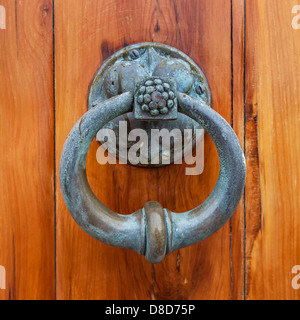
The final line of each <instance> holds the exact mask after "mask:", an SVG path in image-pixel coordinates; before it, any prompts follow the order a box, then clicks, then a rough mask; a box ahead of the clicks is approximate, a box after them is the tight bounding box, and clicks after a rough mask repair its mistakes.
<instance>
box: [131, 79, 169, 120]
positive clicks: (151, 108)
mask: <svg viewBox="0 0 300 320" xmlns="http://www.w3.org/2000/svg"><path fill="white" fill-rule="evenodd" d="M174 100H175V93H174V91H172V90H171V86H170V84H169V83H168V82H166V81H163V80H162V79H160V78H155V79H153V80H152V79H151V80H149V79H146V80H145V82H143V83H142V84H141V86H140V87H139V89H138V95H137V102H138V104H139V105H140V106H141V109H142V110H143V111H145V112H149V113H150V114H151V115H152V116H157V115H159V114H163V115H164V114H167V113H168V112H169V110H170V109H172V108H173V107H174V105H175V101H174Z"/></svg>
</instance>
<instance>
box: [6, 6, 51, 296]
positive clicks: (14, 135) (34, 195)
mask: <svg viewBox="0 0 300 320" xmlns="http://www.w3.org/2000/svg"><path fill="white" fill-rule="evenodd" d="M1 5H3V6H4V7H5V9H6V29H5V30H0V48H1V50H0V66H1V68H0V74H1V76H0V108H1V113H0V130H1V134H0V146H1V157H0V168H1V170H0V194H1V202H0V265H3V266H4V267H5V268H6V276H7V278H6V290H0V299H54V297H55V294H54V290H55V278H54V268H55V264H54V261H55V252H54V246H55V244H54V241H55V239H54V201H53V200H54V187H53V181H54V180H53V178H54V162H53V159H54V129H53V124H54V119H53V94H52V92H53V77H52V73H53V69H52V50H53V46H52V44H53V42H52V1H50V0H42V1H40V0H30V1H29V0H18V1H10V0H4V1H1Z"/></svg>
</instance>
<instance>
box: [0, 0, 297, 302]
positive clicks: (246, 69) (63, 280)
mask: <svg viewBox="0 0 300 320" xmlns="http://www.w3.org/2000/svg"><path fill="white" fill-rule="evenodd" d="M296 4H297V3H296V1H294V0H287V1H284V2H283V1H280V0H272V1H267V0H248V1H244V0H213V1H211V0H145V1H136V0H129V1H122V0H105V1H104V0H99V1H96V0H18V1H10V0H1V1H0V6H2V7H3V8H5V15H6V29H1V30H0V48H1V50H0V74H1V77H0V107H1V115H0V124H1V125H0V130H1V135H0V147H1V156H0V167H1V170H0V194H1V202H0V265H1V266H3V267H4V268H5V271H6V288H5V289H0V298H1V299H299V298H300V290H297V289H295V288H294V287H293V286H292V280H293V278H294V277H295V276H296V274H293V273H292V268H293V267H294V266H295V265H300V235H299V234H300V233H299V232H298V231H299V227H300V218H299V215H298V208H299V206H300V197H299V191H298V189H299V177H300V165H299V162H298V157H299V155H300V147H299V143H298V141H299V139H300V133H299V109H300V107H299V106H300V76H299V72H300V71H299V59H300V30H298V29H297V28H296V29H295V28H294V27H295V25H294V27H293V26H292V19H293V18H294V17H295V14H293V13H292V9H293V7H294V6H295V5H296ZM299 23H300V21H299ZM151 41H153V42H160V43H165V44H168V45H171V46H173V47H176V48H178V49H179V50H181V51H183V52H185V53H186V54H188V55H189V56H190V57H191V58H192V59H193V60H194V61H195V62H196V63H197V64H198V65H199V66H200V67H201V69H202V70H203V71H204V73H205V75H206V77H207V79H208V83H209V86H210V89H211V93H212V105H213V108H214V110H216V111H217V112H218V113H220V114H221V115H222V116H223V117H224V118H225V119H226V120H227V121H228V122H229V123H230V124H231V125H232V127H233V129H234V131H235V132H236V133H237V135H238V137H239V140H240V143H241V146H242V148H243V149H244V151H245V156H246V162H247V181H246V187H245V194H244V197H243V198H242V199H241V202H240V204H239V206H238V208H237V210H236V212H235V214H234V216H233V218H232V219H231V220H230V221H229V222H228V223H227V224H226V225H225V226H224V227H223V228H222V229H221V230H219V231H218V232H217V233H216V234H214V235H213V236H211V237H209V238H208V239H206V240H204V241H203V242H201V243H199V244H197V245H194V246H191V247H188V248H185V249H181V250H178V251H177V252H173V253H172V254H170V255H169V256H167V257H166V258H165V260H164V261H163V262H162V263H160V264H157V265H151V264H149V263H148V262H147V261H146V260H145V258H144V257H142V256H139V255H138V254H137V253H135V252H131V251H129V250H123V249H118V248H113V247H110V246H108V245H105V244H102V243H100V242H98V241H96V240H94V239H93V238H91V237H89V236H88V235H87V234H85V233H84V232H83V231H82V230H81V229H80V228H79V227H78V226H77V224H76V223H75V222H74V220H73V219H72V218H71V215H70V214H69V213H68V210H67V209H66V206H65V204H64V201H63V198H62V195H61V191H60V186H59V181H58V166H59V159H60V154H61V151H62V147H63V144H64V141H65V139H66V137H67V135H68V133H69V131H70V130H71V128H72V127H73V125H74V124H75V123H76V121H77V120H78V119H79V118H80V117H81V116H82V115H83V114H84V113H85V112H86V110H87V96H88V90H89V85H90V83H91V81H92V79H93V76H94V74H95V72H96V71H97V69H98V68H99V67H100V65H101V64H102V62H103V61H104V59H106V58H107V57H109V56H110V55H111V54H112V53H114V52H115V51H117V50H118V49H121V48H123V47H124V46H126V45H129V44H133V43H139V42H151ZM97 148H98V144H97V142H96V141H94V142H93V144H92V146H91V148H90V151H89V154H88V159H87V172H88V179H89V182H90V184H91V187H92V189H93V191H94V193H95V194H96V195H97V197H98V198H99V199H100V200H101V201H102V202H103V203H104V204H105V205H106V206H108V207H109V208H110V209H112V210H114V211H117V212H120V213H122V214H128V213H131V212H133V211H135V210H137V209H139V208H141V207H142V206H143V205H144V204H145V203H146V202H147V201H149V200H156V201H158V202H160V203H161V204H162V205H163V206H164V207H166V208H169V209H171V210H173V211H185V210H189V209H192V208H193V207H195V206H197V205H198V204H200V203H201V202H203V201H204V200H205V199H206V197H207V196H208V195H209V193H210V192H211V191H212V189H213V187H214V185H215V183H216V180H217V176H218V166H219V162H218V156H217V153H216V148H215V146H214V144H213V143H212V140H211V139H210V137H209V136H207V135H206V136H205V165H204V172H203V174H201V175H200V176H186V175H185V167H184V166H183V165H182V166H179V165H170V166H167V167H164V168H160V169H143V168H135V167H132V166H129V165H117V166H115V165H102V166H101V165H99V164H98V163H97V161H96V157H95V154H96V150H97ZM299 282H300V281H299Z"/></svg>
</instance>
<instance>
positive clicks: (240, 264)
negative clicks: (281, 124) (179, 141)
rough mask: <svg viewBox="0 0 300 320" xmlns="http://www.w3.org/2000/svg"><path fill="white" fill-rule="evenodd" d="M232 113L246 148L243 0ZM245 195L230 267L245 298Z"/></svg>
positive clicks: (237, 21)
mask: <svg viewBox="0 0 300 320" xmlns="http://www.w3.org/2000/svg"><path fill="white" fill-rule="evenodd" d="M231 12H232V16H231V17H232V27H231V28H232V29H231V32H232V44H231V45H232V69H231V70H232V94H231V99H232V114H231V125H232V127H233V130H234V131H235V133H236V135H237V136H238V138H239V141H240V144H241V147H242V148H244V134H245V132H244V50H245V43H244V34H245V33H244V22H245V21H244V19H245V7H244V0H235V1H232V11H231ZM244 208H245V203H244V196H243V197H242V199H241V201H240V203H239V205H238V207H237V210H236V212H235V214H234V215H233V217H232V219H231V223H230V227H231V268H232V283H231V285H232V292H231V298H232V299H234V300H241V299H244V291H245V288H244V285H245V284H244V269H245V265H244V255H245V250H244V247H245V239H244V238H245V232H244V229H245V219H244Z"/></svg>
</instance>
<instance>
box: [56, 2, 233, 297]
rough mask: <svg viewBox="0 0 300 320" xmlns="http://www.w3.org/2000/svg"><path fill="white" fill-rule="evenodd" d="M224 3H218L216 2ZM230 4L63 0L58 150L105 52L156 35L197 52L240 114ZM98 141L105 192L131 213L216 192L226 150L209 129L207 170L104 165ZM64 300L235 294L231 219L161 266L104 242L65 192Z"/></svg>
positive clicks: (215, 89) (225, 101) (100, 186)
mask: <svg viewBox="0 0 300 320" xmlns="http://www.w3.org/2000/svg"><path fill="white" fill-rule="evenodd" d="M216 8H217V9H216ZM230 10H231V6H230V2H229V1H218V5H217V4H216V3H214V2H211V1H204V0H201V1H200V0H192V1H191V0H174V1H171V0H168V1H160V0H146V1H127V2H126V3H125V2H124V1H120V0H109V1H97V2H96V1H91V0H87V1H79V0H72V1H70V0H63V1H62V0H56V1H55V38H56V40H55V47H56V54H55V61H56V127H57V132H56V137H57V159H56V164H57V167H58V164H59V155H60V154H61V150H62V147H63V143H64V141H65V139H66V136H67V134H68V133H69V131H70V129H71V128H72V126H73V125H74V124H75V122H76V121H77V120H78V119H79V118H80V116H81V115H82V114H83V113H84V112H85V111H86V109H87V105H86V100H87V95H88V87H89V84H90V82H91V80H92V78H93V75H94V73H95V72H96V70H97V68H98V67H99V66H100V65H101V63H102V61H103V59H105V58H107V57H108V56H109V55H110V54H111V53H112V52H114V51H116V50H117V49H119V48H122V47H123V46H124V45H127V44H131V43H137V42H144V41H156V42H162V43H166V44H169V45H172V46H175V47H177V48H178V49H180V50H182V51H184V52H185V53H187V54H188V55H190V56H191V58H193V59H194V60H195V61H196V62H197V63H198V64H199V65H200V67H201V68H202V69H203V70H204V72H205V74H206V75H207V78H208V81H209V84H210V87H211V91H212V100H213V107H214V109H215V110H216V111H218V112H219V113H220V114H221V115H222V116H223V117H225V118H226V119H227V121H228V122H230V119H231V11H230ZM97 148H98V145H97V143H93V144H92V146H91V149H90V151H89V155H88V159H87V171H88V178H89V182H90V184H91V187H92V189H93V191H94V192H95V194H96V196H97V197H98V198H99V199H100V200H101V201H102V202H103V203H104V204H105V205H107V206H108V207H109V208H111V209H113V210H115V211H118V212H120V213H123V214H126V213H130V212H133V211H135V210H137V209H139V208H141V207H142V206H143V205H144V204H145V202H147V201H148V200H157V201H159V202H160V203H161V204H162V205H163V206H164V207H168V208H169V209H171V210H173V211H185V210H188V209H191V208H193V207H194V206H197V205H199V204H200V203H201V202H202V201H204V200H205V198H206V197H207V196H208V195H209V193H210V192H211V191H212V189H213V187H214V185H215V183H216V180H217V175H218V156H217V153H216V149H215V147H214V145H213V143H212V141H211V139H210V138H209V137H208V136H207V137H206V140H205V159H206V160H205V169H204V173H203V174H202V175H201V176H185V174H184V166H182V167H180V166H176V165H173V166H168V167H166V168H161V169H158V170H157V169H141V168H134V167H131V166H127V165H126V166H121V165H119V166H114V165H106V166H100V165H99V164H97V162H96V157H95V154H96V150H97ZM57 279H58V282H57V297H58V299H230V298H231V296H232V292H231V291H232V288H231V280H232V276H231V262H230V225H229V223H228V224H227V225H226V226H225V227H224V228H222V230H220V231H219V232H218V233H216V234H215V235H213V236H212V237H210V238H209V239H207V240H205V241H204V242H202V243H200V244H198V245H196V246H193V247H190V248H186V249H183V250H180V251H179V252H174V253H173V254H171V255H169V256H168V257H167V258H166V260H165V261H164V262H163V263H161V264H159V265H156V266H152V265H151V264H149V263H148V262H146V261H145V259H144V258H143V257H141V256H139V255H138V254H136V253H134V252H130V251H126V250H121V249H118V248H112V247H109V246H107V245H104V244H101V243H99V242H97V241H96V240H94V239H92V238H90V237H89V236H88V235H86V234H85V233H84V232H83V231H82V230H81V229H80V228H79V227H78V226H77V225H76V224H75V222H74V221H73V220H72V218H71V216H70V214H69V213H68V211H67V209H66V207H65V205H64V203H63V199H62V196H61V194H60V192H58V194H57Z"/></svg>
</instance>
